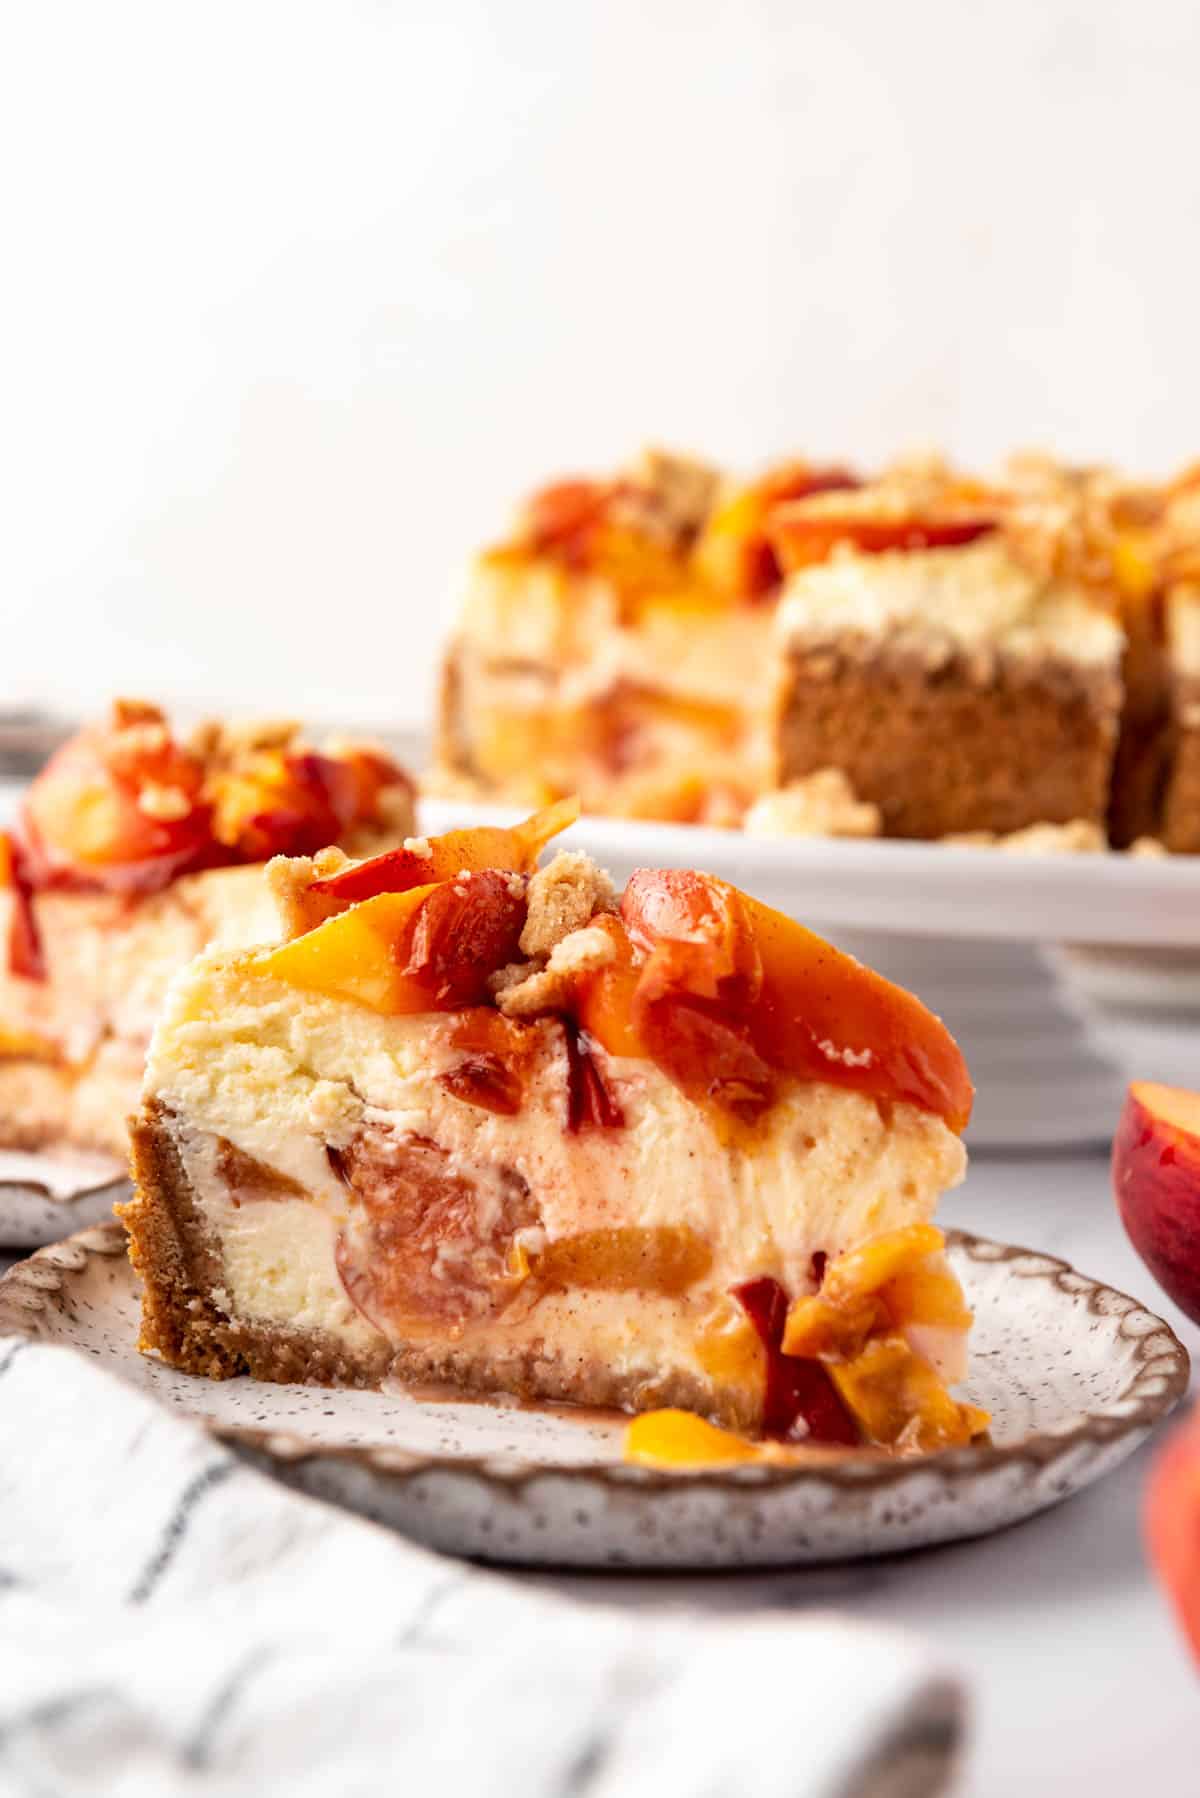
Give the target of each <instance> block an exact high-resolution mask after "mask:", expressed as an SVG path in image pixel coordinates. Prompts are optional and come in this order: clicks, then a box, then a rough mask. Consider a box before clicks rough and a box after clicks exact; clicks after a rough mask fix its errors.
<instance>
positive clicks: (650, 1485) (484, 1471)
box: [0, 1219, 1191, 1494]
mask: <svg viewBox="0 0 1200 1798" xmlns="http://www.w3.org/2000/svg"><path fill="white" fill-rule="evenodd" d="M946 1241H947V1245H948V1246H950V1247H953V1248H957V1249H960V1250H962V1251H963V1252H964V1253H965V1254H966V1255H967V1257H968V1259H970V1260H972V1261H976V1262H979V1263H980V1264H984V1265H996V1264H997V1263H1012V1262H1017V1261H1022V1260H1023V1261H1026V1262H1028V1263H1029V1264H1030V1265H1029V1266H1028V1267H1027V1268H1026V1269H1025V1271H1023V1272H1021V1273H1019V1274H1018V1275H1017V1276H1016V1277H1018V1278H1022V1279H1040V1280H1045V1281H1047V1282H1048V1283H1049V1284H1051V1285H1052V1286H1054V1287H1055V1288H1056V1289H1057V1290H1058V1291H1059V1292H1060V1293H1061V1294H1063V1296H1064V1297H1067V1298H1070V1299H1072V1300H1078V1299H1080V1298H1083V1297H1086V1305H1087V1310H1088V1312H1089V1313H1091V1314H1093V1315H1095V1316H1099V1317H1104V1318H1105V1319H1107V1320H1108V1321H1110V1322H1115V1326H1116V1330H1117V1334H1118V1335H1119V1336H1121V1337H1123V1338H1124V1339H1125V1340H1126V1341H1127V1342H1128V1343H1129V1344H1130V1346H1131V1349H1132V1354H1133V1372H1132V1375H1131V1378H1130V1380H1129V1382H1128V1384H1127V1385H1126V1387H1125V1388H1124V1390H1123V1392H1122V1393H1121V1395H1120V1396H1119V1397H1118V1398H1117V1399H1115V1400H1113V1401H1111V1403H1110V1404H1109V1405H1108V1406H1107V1407H1105V1408H1104V1409H1102V1410H1097V1411H1087V1412H1084V1413H1083V1415H1082V1418H1081V1421H1080V1422H1079V1423H1078V1424H1076V1425H1074V1426H1073V1427H1072V1428H1071V1429H1069V1430H1066V1431H1063V1432H1059V1433H1051V1432H1048V1431H1039V1432H1036V1433H1034V1434H1032V1435H1030V1436H1028V1437H1026V1438H1025V1439H1024V1440H1023V1441H1021V1442H1019V1443H1011V1444H1008V1445H1002V1446H997V1445H994V1444H969V1445H968V1446H966V1447H963V1448H953V1449H944V1450H940V1451H938V1452H936V1453H933V1454H929V1455H922V1456H912V1457H906V1458H903V1459H895V1458H892V1457H884V1456H883V1455H881V1454H879V1453H878V1452H874V1451H869V1450H868V1451H859V1452H857V1453H850V1454H847V1455H846V1456H844V1457H843V1458H841V1459H839V1460H836V1461H828V1462H822V1463H820V1464H813V1463H805V1462H800V1463H797V1464H795V1465H793V1466H784V1467H778V1466H775V1467H762V1466H753V1465H751V1466H746V1465H745V1464H740V1465H735V1466H732V1467H715V1468H714V1467H700V1468H661V1469H660V1468H650V1467H639V1466H630V1465H627V1464H625V1463H623V1462H614V1461H581V1462H576V1463H571V1464H569V1465H563V1466H552V1465H547V1464H546V1463H545V1462H534V1461H529V1460H527V1459H525V1458H523V1457H521V1456H517V1455H470V1456H464V1455H448V1454H439V1453H436V1452H429V1451H427V1452H417V1451H413V1450H409V1449H400V1448H385V1447H376V1446H371V1445H365V1446H364V1445H359V1444H350V1443H347V1444H340V1445H339V1444H331V1445H325V1444H320V1443H314V1442H313V1440H312V1439H311V1437H307V1436H305V1435H303V1434H302V1433H301V1432H299V1431H297V1430H294V1429H262V1428H255V1427H252V1426H249V1425H245V1424H224V1423H221V1422H220V1421H219V1420H218V1419H216V1418H212V1417H207V1416H205V1415H203V1414H202V1413H199V1412H194V1411H190V1410H185V1412H184V1414H185V1415H186V1416H188V1417H189V1418H191V1419H192V1421H193V1422H196V1423H198V1424H200V1425H201V1427H202V1428H203V1429H204V1430H205V1431H206V1432H207V1434H209V1435H211V1436H213V1437H215V1438H216V1439H217V1440H218V1441H221V1442H225V1443H228V1444H229V1445H230V1446H232V1447H238V1448H243V1449H247V1450H250V1451H253V1452H257V1453H259V1454H264V1455H266V1456H267V1457H268V1458H269V1459H271V1460H274V1461H278V1462H280V1463H281V1464H283V1465H285V1466H289V1467H294V1466H297V1465H299V1464H301V1463H303V1462H306V1461H317V1462H323V1461H337V1462H342V1463H346V1462H348V1463H351V1464H353V1465H356V1466H360V1467H363V1468H366V1469H367V1470H368V1471H369V1472H370V1473H372V1474H374V1475H382V1476H384V1477H385V1478H387V1479H389V1480H393V1481H396V1482H397V1483H404V1484H407V1483H409V1482H411V1481H412V1480H414V1479H417V1478H420V1477H423V1476H425V1475H428V1474H453V1475H458V1476H463V1477H467V1478H474V1479H476V1480H479V1481H481V1482H483V1483H484V1484H490V1485H494V1486H495V1487H496V1488H497V1489H498V1490H499V1491H500V1492H502V1493H506V1494H507V1493H511V1492H513V1491H514V1490H519V1489H520V1488H522V1487H524V1486H526V1485H528V1484H530V1483H531V1482H533V1481H536V1480H556V1479H567V1480H579V1479H591V1480H598V1481H600V1482H601V1483H602V1484H603V1485H606V1486H609V1487H613V1488H616V1489H621V1490H636V1491H638V1492H639V1493H654V1494H660V1493H674V1494H678V1493H679V1492H680V1491H681V1490H683V1489H687V1490H689V1491H718V1492H730V1491H737V1492H743V1493H745V1492H747V1491H751V1490H772V1491H774V1490H778V1489H780V1488H782V1487H788V1486H792V1485H795V1484H797V1483H805V1482H807V1483H815V1484H821V1485H825V1486H830V1487H833V1488H835V1489H838V1490H841V1491H844V1492H864V1491H871V1492H874V1491H879V1490H881V1489H884V1488H886V1487H888V1486H890V1485H893V1484H895V1483H897V1482H899V1481H902V1480H906V1479H910V1478H911V1477H912V1476H913V1475H914V1474H917V1473H924V1472H929V1471H934V1472H937V1473H938V1474H940V1475H943V1476H944V1477H945V1478H946V1480H947V1481H948V1482H949V1483H951V1484H957V1483H958V1482H959V1481H964V1482H965V1481H967V1480H970V1479H973V1478H975V1477H977V1476H978V1475H980V1474H985V1473H988V1472H990V1471H992V1470H993V1469H995V1468H998V1467H1009V1466H1012V1465H1014V1464H1016V1463H1018V1462H1024V1463H1026V1464H1029V1465H1032V1466H1033V1467H1034V1468H1036V1469H1037V1470H1038V1471H1039V1472H1042V1471H1044V1470H1045V1469H1046V1468H1048V1467H1050V1466H1052V1465H1053V1464H1054V1463H1055V1462H1057V1461H1059V1460H1062V1459H1064V1458H1065V1457H1067V1456H1069V1455H1071V1454H1073V1453H1074V1452H1075V1451H1076V1450H1077V1449H1078V1448H1080V1447H1081V1446H1083V1445H1087V1446H1088V1447H1091V1448H1096V1449H1098V1448H1103V1447H1106V1446H1107V1445H1108V1444H1110V1443H1112V1442H1114V1441H1117V1440H1119V1439H1120V1438H1122V1437H1125V1436H1129V1435H1134V1434H1138V1433H1141V1434H1144V1433H1145V1432H1146V1431H1148V1430H1149V1429H1150V1428H1151V1427H1152V1426H1153V1425H1154V1424H1155V1423H1158V1422H1160V1421H1161V1420H1162V1419H1163V1418H1164V1417H1166V1416H1167V1415H1168V1414H1169V1413H1170V1412H1171V1411H1172V1410H1173V1409H1174V1408H1175V1406H1176V1405H1177V1404H1178V1403H1179V1400H1180V1399H1181V1398H1182V1397H1183V1395H1184V1393H1185V1392H1186V1391H1187V1389H1188V1384H1189V1379H1190V1373H1191V1358H1190V1356H1189V1353H1188V1350H1187V1349H1186V1348H1185V1346H1184V1345H1183V1343H1182V1342H1181V1341H1180V1340H1179V1338H1178V1336H1177V1335H1176V1334H1175V1331H1174V1330H1173V1329H1172V1328H1171V1326H1170V1324H1169V1323H1167V1322H1166V1320H1165V1319H1164V1318H1161V1317H1159V1316H1157V1314H1156V1313H1154V1312H1152V1311H1150V1310H1148V1309H1147V1307H1146V1306H1145V1305H1143V1304H1142V1303H1141V1301H1140V1300H1138V1299H1135V1298H1133V1297H1131V1295H1130V1294H1128V1293H1125V1292H1121V1291H1119V1290H1118V1289H1117V1288H1116V1287H1113V1286H1108V1285H1106V1284H1105V1282H1104V1281H1102V1280H1095V1279H1093V1278H1092V1277H1091V1276H1090V1275H1088V1274H1081V1273H1079V1272H1078V1271H1077V1270H1076V1269H1075V1268H1073V1267H1072V1266H1071V1264H1070V1263H1069V1262H1067V1261H1064V1260H1062V1259H1061V1258H1060V1257H1059V1256H1056V1255H1048V1254H1045V1253H1043V1252H1042V1251H1041V1250H1039V1249H1027V1248H1024V1247H1022V1246H1021V1245H1019V1244H1016V1243H1003V1242H997V1241H996V1240H994V1239H993V1238H991V1237H986V1236H979V1235H976V1234H975V1233H974V1232H972V1231H967V1230H955V1229H951V1230H947V1232H946ZM125 1248H126V1232H125V1227H124V1225H123V1224H121V1223H120V1222H118V1221H117V1220H116V1219H111V1220H105V1221H104V1222H102V1223H99V1224H94V1225H92V1226H91V1227H90V1228H89V1229H86V1230H81V1231H78V1232H77V1233H76V1234H75V1235H73V1236H68V1237H64V1238H63V1239H62V1240H61V1241H59V1242H55V1243H49V1244H47V1245H46V1246H45V1247H44V1248H41V1249H37V1250H36V1251H35V1252H34V1253H33V1254H32V1255H30V1256H27V1257H26V1258H25V1259H23V1260H21V1261H18V1262H16V1263H15V1264H14V1266H12V1267H11V1268H9V1270H8V1271H7V1272H6V1273H5V1274H3V1275H2V1276H0V1334H2V1335H15V1336H20V1337H25V1338H26V1339H35V1338H36V1337H37V1336H38V1335H39V1334H40V1330H39V1328H38V1324H39V1320H40V1319H41V1317H42V1315H43V1314H44V1313H45V1312H46V1311H48V1310H49V1309H50V1307H51V1304H52V1302H53V1301H55V1300H57V1299H59V1298H60V1297H61V1296H62V1293H63V1289H64V1287H65V1286H66V1284H67V1283H68V1281H69V1280H70V1279H72V1278H75V1277H78V1276H79V1275H80V1274H82V1273H83V1272H84V1271H85V1270H86V1267H87V1263H88V1261H89V1259H90V1258H91V1257H93V1256H96V1257H99V1258H103V1259H112V1258H114V1257H116V1256H124V1254H125ZM129 1275H130V1278H131V1279H136V1274H135V1273H134V1270H133V1268H132V1267H129ZM1134 1323H1136V1325H1137V1327H1136V1328H1130V1327H1128V1326H1130V1325H1131V1324H1134ZM64 1346H67V1347H70V1345H69V1344H65V1345H64ZM164 1365H165V1364H164ZM260 1383H261V1384H266V1383H267V1382H260ZM158 1402H160V1403H161V1402H162V1401H161V1400H160V1401H158ZM448 1402H452V1401H448ZM1127 1406H1128V1407H1131V1408H1130V1409H1128V1410H1122V1411H1121V1412H1120V1414H1119V1415H1118V1414H1117V1409H1116V1408H1117V1407H1127Z"/></svg>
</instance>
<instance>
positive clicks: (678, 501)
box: [614, 448, 721, 543]
mask: <svg viewBox="0 0 1200 1798" xmlns="http://www.w3.org/2000/svg"><path fill="white" fill-rule="evenodd" d="M629 481H630V488H629V490H628V491H624V492H622V493H621V494H620V496H619V498H618V500H617V503H616V504H615V506H614V514H615V516H617V517H619V518H621V519H628V521H629V522H630V523H631V524H633V525H634V526H635V527H637V528H639V529H641V530H644V531H646V532H647V534H648V535H650V536H659V537H663V538H665V539H666V540H667V541H668V542H671V543H674V542H680V541H686V540H687V539H689V538H691V537H694V536H695V535H696V534H697V532H698V531H699V530H700V527H701V526H702V525H703V523H704V521H705V519H706V518H707V517H708V515H709V513H710V512H711V511H712V508H713V504H714V502H715V500H716V497H717V493H718V491H719V488H720V482H721V477H720V475H719V474H718V472H717V470H716V469H715V468H712V467H711V466H710V465H709V464H708V463H707V462H701V461H699V460H698V459H697V458H696V457H694V456H681V455H677V454H676V453H675V452H673V451H671V450H663V449H653V448H646V449H644V450H643V451H642V452H641V454H640V455H639V456H638V457H637V459H636V460H635V461H634V463H633V464H632V466H631V468H630V470H629Z"/></svg>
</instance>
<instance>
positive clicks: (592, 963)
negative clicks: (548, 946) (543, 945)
mask: <svg viewBox="0 0 1200 1798" xmlns="http://www.w3.org/2000/svg"><path fill="white" fill-rule="evenodd" d="M615 954H616V950H615V948H614V946H613V940H612V938H611V937H610V936H609V934H608V932H607V931H606V930H601V929H599V928H597V926H595V925H586V926H585V927H584V928H583V929H581V930H573V931H572V932H571V934H570V935H569V936H565V937H563V939H562V941H561V942H558V943H556V944H555V945H554V948H553V949H552V950H551V952H550V959H549V961H548V962H547V963H546V965H545V967H544V968H540V969H539V967H538V965H537V964H536V962H528V963H526V964H525V967H524V968H522V967H521V965H520V964H519V963H518V964H515V965H514V966H510V967H508V968H502V969H501V971H500V972H501V975H502V976H506V977H507V978H506V979H505V980H504V982H503V984H501V983H500V981H499V980H497V983H496V984H495V985H494V986H493V988H492V990H493V993H494V994H495V999H496V1005H497V1008H498V1009H499V1010H500V1011H502V1012H503V1013H504V1015H505V1017H508V1018H531V1017H536V1016H537V1015H538V1014H539V1013H540V1012H546V1011H565V1010H567V1009H568V1008H569V1005H570V1000H571V997H572V994H573V992H574V983H575V981H576V980H577V979H578V978H579V976H580V975H581V974H592V973H594V972H595V971H596V970H597V969H598V968H604V967H607V966H608V964H609V962H611V961H612V959H613V957H614V956H615Z"/></svg>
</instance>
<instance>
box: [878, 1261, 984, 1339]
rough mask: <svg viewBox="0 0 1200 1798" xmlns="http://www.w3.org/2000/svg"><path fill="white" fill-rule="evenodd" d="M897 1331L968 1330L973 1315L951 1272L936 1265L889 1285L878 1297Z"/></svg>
mask: <svg viewBox="0 0 1200 1798" xmlns="http://www.w3.org/2000/svg"><path fill="white" fill-rule="evenodd" d="M881 1296H882V1297H883V1300H884V1302H885V1304H886V1305H887V1308H888V1311H889V1313H890V1314H891V1318H892V1321H893V1323H894V1324H896V1326H897V1328H900V1329H908V1328H909V1327H913V1326H921V1327H924V1326H928V1327H929V1328H931V1329H935V1330H969V1329H970V1327H971V1323H972V1321H973V1314H972V1312H971V1310H970V1309H969V1307H968V1305H967V1302H966V1300H965V1299H964V1298H963V1291H962V1287H961V1286H960V1285H959V1283H958V1281H957V1280H956V1279H955V1277H954V1275H953V1274H952V1273H951V1272H950V1269H949V1268H948V1267H946V1266H945V1265H939V1264H938V1262H937V1261H933V1262H929V1263H926V1265H925V1266H924V1267H916V1268H913V1269H912V1270H911V1271H910V1272H907V1273H899V1274H896V1275H895V1276H894V1278H892V1279H891V1280H889V1281H888V1283H887V1285H886V1286H885V1287H884V1289H883V1293H882V1295H881Z"/></svg>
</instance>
